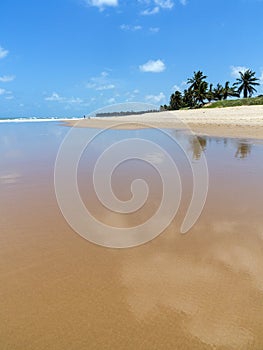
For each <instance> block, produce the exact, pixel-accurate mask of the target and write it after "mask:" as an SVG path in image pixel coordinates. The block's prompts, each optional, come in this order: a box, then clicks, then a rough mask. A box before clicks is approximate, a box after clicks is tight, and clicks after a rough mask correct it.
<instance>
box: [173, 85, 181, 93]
mask: <svg viewBox="0 0 263 350" xmlns="http://www.w3.org/2000/svg"><path fill="white" fill-rule="evenodd" d="M172 91H173V92H174V91H180V92H182V89H181V87H180V86H179V85H174V86H173V87H172Z"/></svg>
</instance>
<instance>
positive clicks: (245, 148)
mask: <svg viewBox="0 0 263 350" xmlns="http://www.w3.org/2000/svg"><path fill="white" fill-rule="evenodd" d="M251 148H252V145H251V144H249V143H247V142H245V141H240V142H238V144H237V151H236V154H235V157H236V158H242V159H244V158H247V157H248V156H249V155H250V153H251Z"/></svg>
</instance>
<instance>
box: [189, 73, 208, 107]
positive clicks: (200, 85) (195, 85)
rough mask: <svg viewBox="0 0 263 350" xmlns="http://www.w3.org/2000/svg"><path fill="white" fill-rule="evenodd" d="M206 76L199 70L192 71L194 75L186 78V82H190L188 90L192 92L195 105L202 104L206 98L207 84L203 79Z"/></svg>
mask: <svg viewBox="0 0 263 350" xmlns="http://www.w3.org/2000/svg"><path fill="white" fill-rule="evenodd" d="M206 78H207V76H206V75H204V74H203V72H201V71H200V70H199V71H198V72H194V76H193V77H192V78H189V79H188V80H187V83H188V84H191V85H190V87H189V90H190V91H191V92H193V96H194V100H195V105H197V106H202V105H203V104H204V100H205V99H206V94H207V87H208V84H207V82H206V81H205V79H206Z"/></svg>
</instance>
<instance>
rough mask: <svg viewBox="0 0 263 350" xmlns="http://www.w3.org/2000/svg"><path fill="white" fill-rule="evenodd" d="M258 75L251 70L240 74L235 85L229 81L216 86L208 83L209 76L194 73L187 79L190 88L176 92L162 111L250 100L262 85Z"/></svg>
mask: <svg viewBox="0 0 263 350" xmlns="http://www.w3.org/2000/svg"><path fill="white" fill-rule="evenodd" d="M255 75H256V73H255V72H253V71H252V70H251V69H247V70H246V71H245V72H239V77H238V78H237V79H236V82H235V83H234V84H233V85H230V82H229V81H227V82H226V83H225V84H224V85H221V84H220V83H218V84H217V85H216V86H214V85H213V84H209V83H208V82H207V81H206V78H207V76H206V75H204V74H203V72H202V71H200V70H199V71H197V72H194V75H193V77H192V78H189V79H187V84H188V85H189V87H188V88H187V89H185V90H184V92H183V93H182V92H181V91H179V90H177V91H175V92H174V93H173V94H172V95H171V97H170V104H169V105H168V106H167V105H164V106H161V110H176V109H181V108H200V107H203V105H204V104H206V103H209V102H212V101H219V100H226V99H227V98H228V97H240V96H241V95H242V93H243V97H244V98H250V97H252V96H253V94H254V93H255V92H256V91H257V90H256V88H255V86H257V85H260V84H259V83H258V80H259V79H258V78H257V77H256V76H255Z"/></svg>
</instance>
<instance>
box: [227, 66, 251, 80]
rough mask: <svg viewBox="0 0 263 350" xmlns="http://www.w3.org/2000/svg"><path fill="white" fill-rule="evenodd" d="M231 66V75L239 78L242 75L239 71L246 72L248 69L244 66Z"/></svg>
mask: <svg viewBox="0 0 263 350" xmlns="http://www.w3.org/2000/svg"><path fill="white" fill-rule="evenodd" d="M230 68H231V75H232V77H234V78H239V76H240V74H239V72H241V73H244V72H245V71H246V70H248V68H247V67H244V66H231V67H230Z"/></svg>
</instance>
